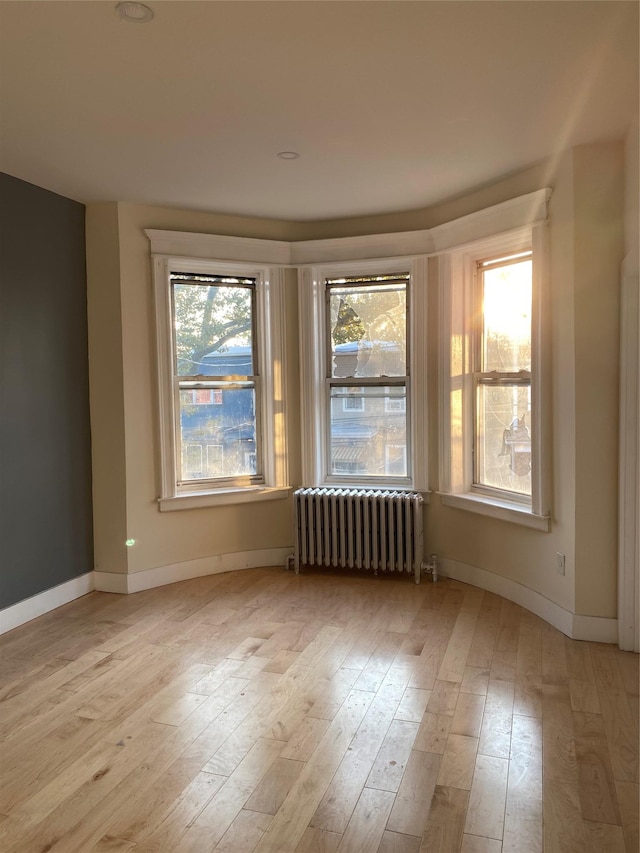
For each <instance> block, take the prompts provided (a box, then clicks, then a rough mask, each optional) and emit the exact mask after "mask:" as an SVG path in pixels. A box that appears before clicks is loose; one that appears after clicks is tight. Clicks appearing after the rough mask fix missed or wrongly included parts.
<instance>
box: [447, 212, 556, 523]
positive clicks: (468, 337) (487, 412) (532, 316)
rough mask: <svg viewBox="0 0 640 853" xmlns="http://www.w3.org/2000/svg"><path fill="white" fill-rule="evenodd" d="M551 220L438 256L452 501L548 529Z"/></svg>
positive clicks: (450, 493)
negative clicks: (548, 249) (548, 226)
mask: <svg viewBox="0 0 640 853" xmlns="http://www.w3.org/2000/svg"><path fill="white" fill-rule="evenodd" d="M545 234H546V231H545V226H544V223H540V224H536V225H534V226H530V227H527V228H522V229H519V230H517V231H513V232H509V233H507V234H505V235H498V236H496V237H493V238H488V239H485V240H482V241H478V242H477V243H474V244H470V245H468V246H465V247H464V248H461V249H458V250H454V251H452V252H450V253H448V254H447V255H443V256H441V257H440V259H439V263H440V272H441V285H442V286H441V311H442V323H441V329H442V338H441V349H440V355H441V366H442V370H441V377H442V382H441V399H440V408H441V415H442V416H441V432H442V439H443V440H442V442H441V445H440V447H441V459H440V490H441V492H442V500H443V502H444V503H445V504H448V505H451V506H455V507H458V508H461V509H467V510H471V511H475V512H480V513H482V514H485V515H493V516H495V517H498V518H503V519H505V520H509V521H515V522H519V523H522V524H526V525H528V526H531V527H535V528H538V529H542V530H546V529H548V524H549V519H548V515H549V508H548V479H549V478H548V468H547V461H546V460H547V459H548V455H549V447H548V444H549V428H548V420H549V388H548V382H547V381H546V373H547V369H548V368H547V366H546V365H547V364H548V346H547V345H546V344H545V342H544V340H543V339H544V331H545V328H546V325H547V324H548V318H546V317H545V313H546V312H545V300H546V291H547V285H546V237H545Z"/></svg>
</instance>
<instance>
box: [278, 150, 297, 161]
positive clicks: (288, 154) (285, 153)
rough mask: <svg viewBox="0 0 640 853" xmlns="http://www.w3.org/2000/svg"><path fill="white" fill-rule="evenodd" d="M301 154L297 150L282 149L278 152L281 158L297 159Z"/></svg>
mask: <svg viewBox="0 0 640 853" xmlns="http://www.w3.org/2000/svg"><path fill="white" fill-rule="evenodd" d="M299 156H300V155H299V154H298V152H297V151H280V153H279V154H278V157H279V158H280V159H281V160H297V159H298V157H299Z"/></svg>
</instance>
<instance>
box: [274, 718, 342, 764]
mask: <svg viewBox="0 0 640 853" xmlns="http://www.w3.org/2000/svg"><path fill="white" fill-rule="evenodd" d="M330 724H331V722H330V720H325V719H323V718H321V717H305V718H304V720H303V721H302V723H301V724H300V725H299V726H298V728H297V729H296V730H295V731H294V733H293V734H292V735H291V737H290V738H289V740H288V741H287V744H286V746H285V747H284V749H283V750H282V752H281V753H280V757H281V758H293V759H295V760H297V761H307V760H308V759H309V758H310V757H311V756H312V755H313V753H314V751H315V750H316V748H317V746H318V744H319V743H320V741H321V740H322V738H323V737H324V735H325V733H326V731H327V729H328V728H329V726H330Z"/></svg>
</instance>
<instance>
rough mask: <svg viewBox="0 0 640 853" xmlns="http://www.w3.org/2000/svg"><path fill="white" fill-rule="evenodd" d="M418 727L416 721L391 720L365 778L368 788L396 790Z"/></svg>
mask: <svg viewBox="0 0 640 853" xmlns="http://www.w3.org/2000/svg"><path fill="white" fill-rule="evenodd" d="M418 728H419V726H418V724H417V723H410V722H406V721H404V720H393V721H392V723H391V725H390V726H389V730H388V732H387V734H386V736H385V739H384V741H383V743H382V746H381V747H380V750H379V752H378V755H377V758H376V760H375V762H374V765H373V767H372V768H371V772H370V773H369V776H368V778H367V781H366V785H367V787H368V788H378V789H380V790H382V791H393V792H394V793H395V792H396V791H397V790H398V788H399V787H400V781H401V780H402V776H403V774H404V771H405V767H406V766H407V761H408V760H409V756H410V754H411V750H412V748H413V742H414V741H415V739H416V734H417V733H418Z"/></svg>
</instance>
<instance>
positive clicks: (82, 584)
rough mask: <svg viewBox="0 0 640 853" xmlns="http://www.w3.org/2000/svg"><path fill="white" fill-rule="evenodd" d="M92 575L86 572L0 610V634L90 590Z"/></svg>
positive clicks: (92, 580) (91, 588)
mask: <svg viewBox="0 0 640 853" xmlns="http://www.w3.org/2000/svg"><path fill="white" fill-rule="evenodd" d="M93 575H94V573H93V572H87V573H86V574H84V575H80V576H79V577H77V578H72V579H71V580H69V581H65V582H64V583H61V584H58V586H54V587H52V588H51V589H46V590H45V591H44V592H39V593H37V595H32V596H31V597H30V598H25V599H24V601H19V602H18V603H17V604H12V605H10V606H9V607H5V608H4V609H3V610H0V634H5V633H6V632H7V631H12V630H13V629H14V628H17V627H19V626H20V625H24V623H25V622H30V621H31V620H32V619H36V618H37V617H38V616H43V615H44V614H45V613H49V611H50V610H55V609H56V607H62V605H63V604H68V603H69V602H70V601H73V600H74V599H76V598H81V597H82V596H83V595H86V594H87V593H88V592H92V591H93V589H94V588H95V587H94V577H93Z"/></svg>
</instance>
